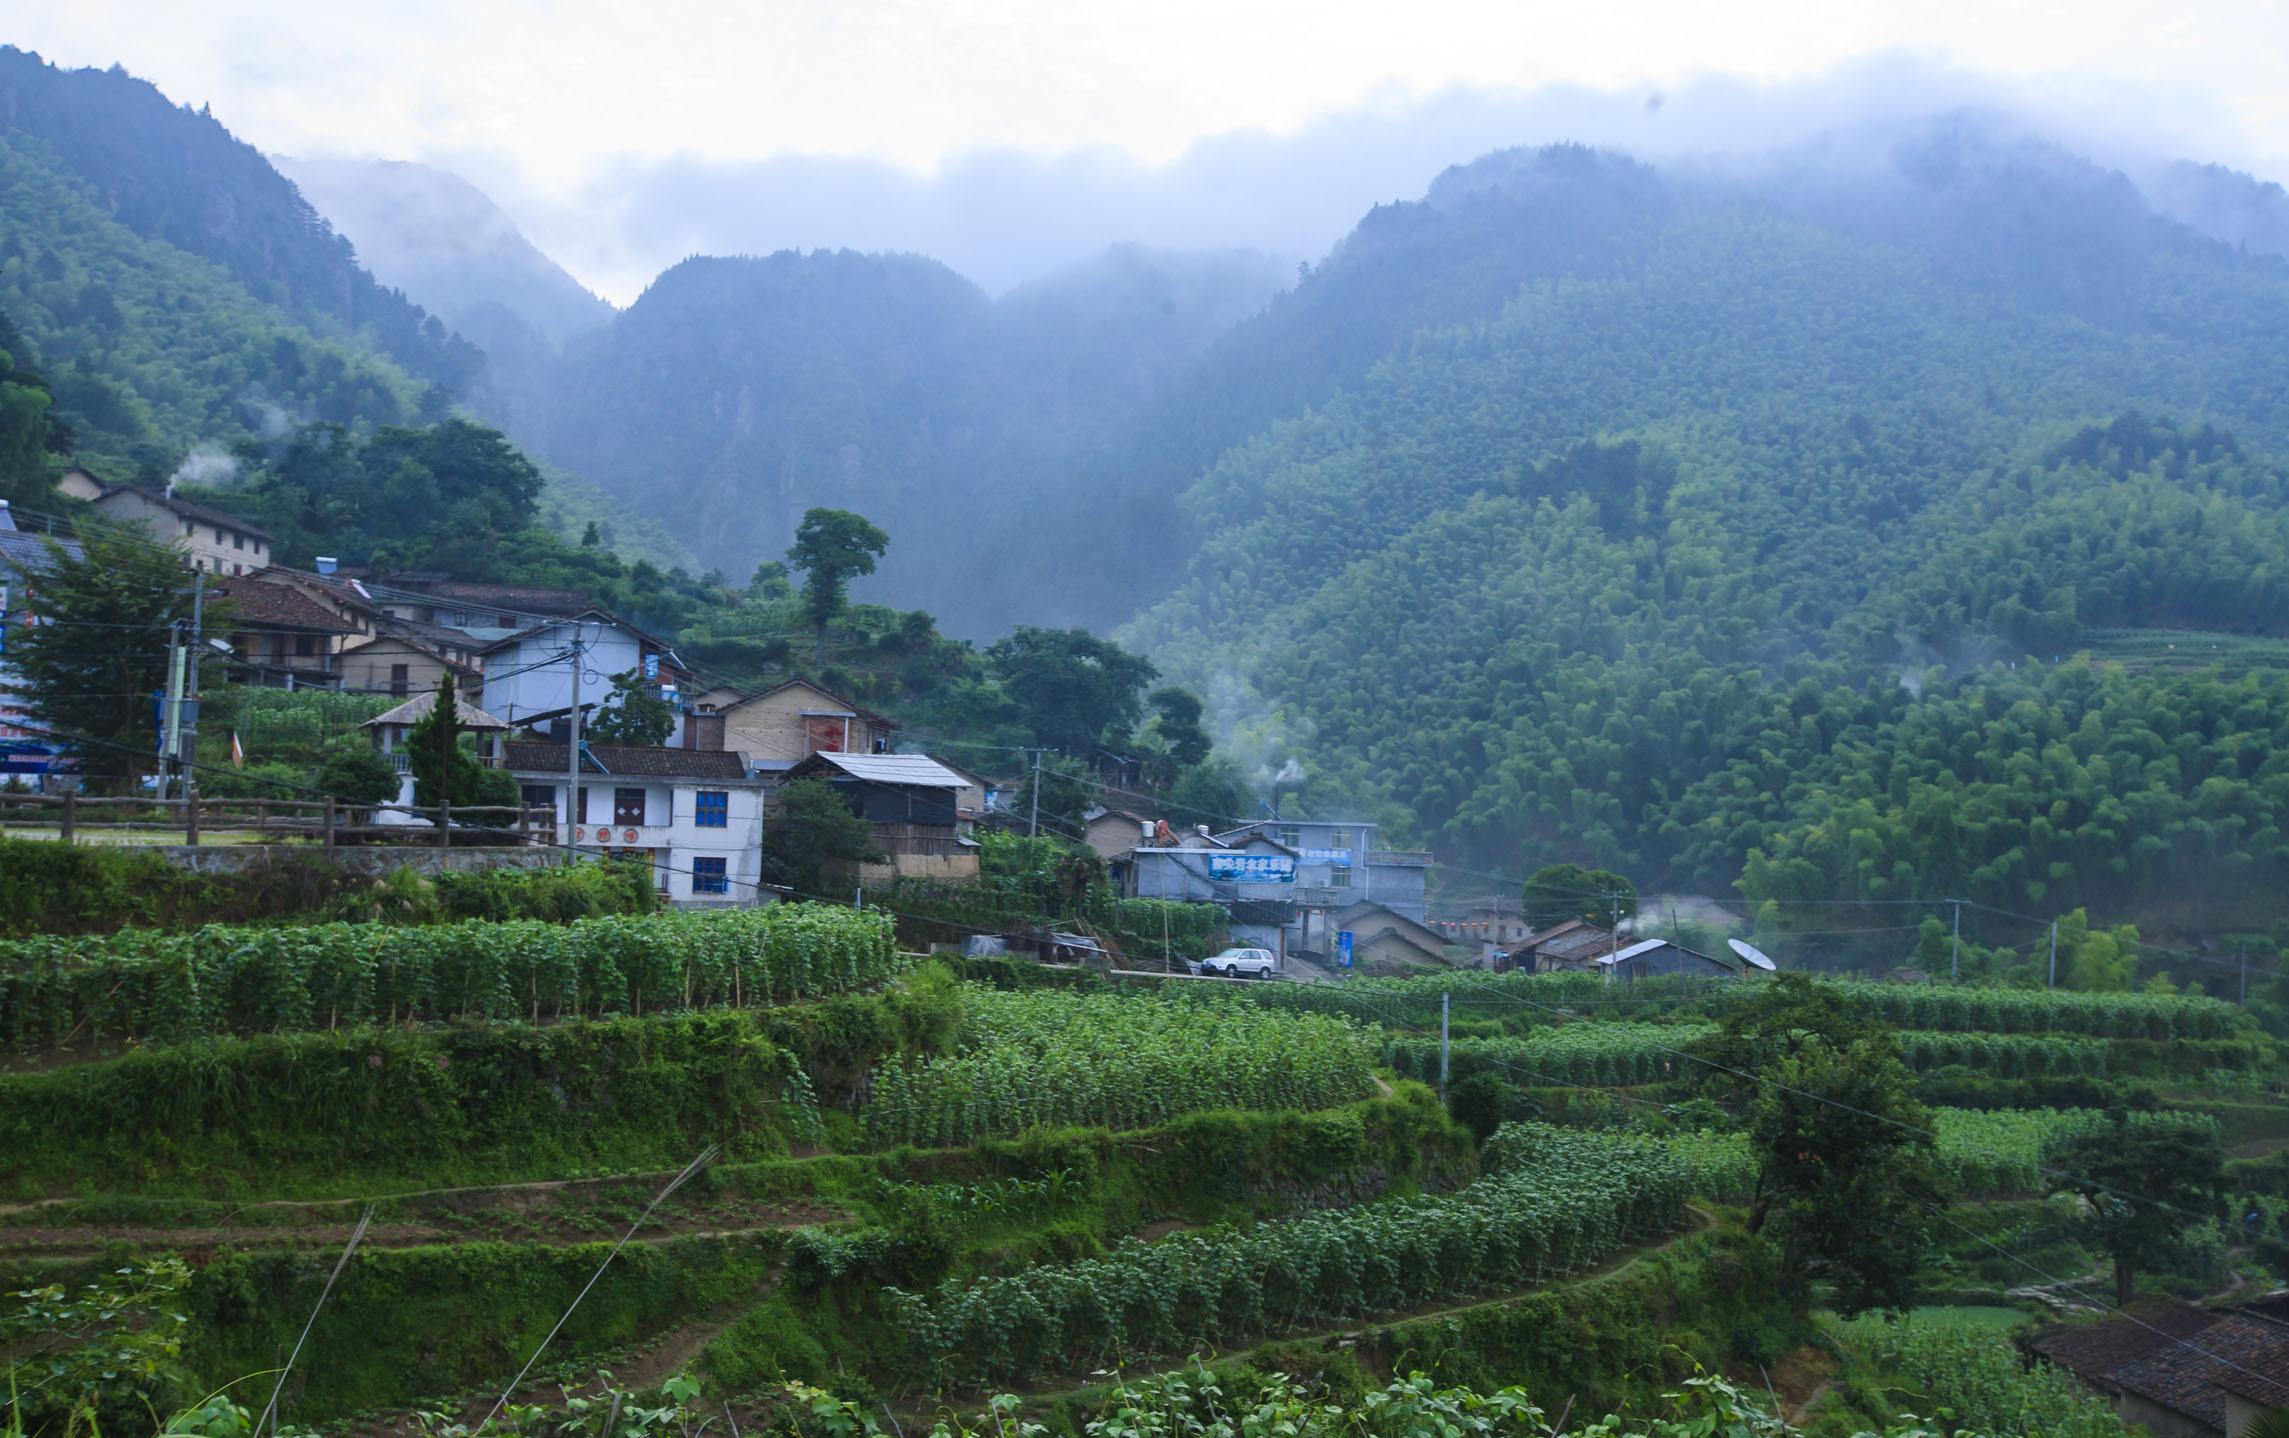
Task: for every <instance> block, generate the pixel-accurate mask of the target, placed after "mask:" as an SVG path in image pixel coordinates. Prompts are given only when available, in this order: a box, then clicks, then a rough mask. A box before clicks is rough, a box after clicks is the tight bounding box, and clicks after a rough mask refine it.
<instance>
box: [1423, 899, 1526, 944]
mask: <svg viewBox="0 0 2289 1438" xmlns="http://www.w3.org/2000/svg"><path fill="white" fill-rule="evenodd" d="M1427 922H1428V923H1429V924H1430V926H1431V927H1432V928H1434V929H1437V930H1438V931H1439V932H1440V933H1441V934H1443V935H1445V936H1446V939H1447V942H1449V943H1453V944H1467V945H1469V946H1471V947H1472V948H1474V949H1476V950H1477V951H1478V956H1479V957H1480V958H1482V959H1491V958H1493V957H1494V956H1495V955H1496V954H1499V953H1511V952H1513V951H1515V950H1516V949H1517V948H1518V947H1519V946H1520V945H1522V944H1524V943H1525V942H1526V940H1527V937H1528V936H1529V935H1530V933H1531V932H1532V926H1531V925H1529V924H1528V923H1527V922H1526V905H1525V904H1524V903H1523V902H1522V901H1520V900H1518V899H1513V898H1505V897H1501V896H1489V897H1486V898H1479V899H1466V900H1464V901H1463V902H1461V903H1459V904H1453V905H1449V906H1447V909H1446V912H1445V913H1444V914H1443V915H1441V916H1440V917H1438V918H1435V919H1431V920H1428V921H1427Z"/></svg>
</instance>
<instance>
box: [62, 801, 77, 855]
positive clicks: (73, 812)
mask: <svg viewBox="0 0 2289 1438" xmlns="http://www.w3.org/2000/svg"><path fill="white" fill-rule="evenodd" d="M78 818H79V791H78V790H77V789H66V790H64V842H65V843H67V844H69V843H72V842H73V839H72V833H73V829H74V826H75V825H76V823H77V822H78Z"/></svg>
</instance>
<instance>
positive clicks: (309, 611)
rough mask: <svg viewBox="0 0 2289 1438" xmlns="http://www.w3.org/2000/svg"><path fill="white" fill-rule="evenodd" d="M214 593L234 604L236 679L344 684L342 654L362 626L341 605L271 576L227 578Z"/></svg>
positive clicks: (282, 684)
mask: <svg viewBox="0 0 2289 1438" xmlns="http://www.w3.org/2000/svg"><path fill="white" fill-rule="evenodd" d="M213 593H214V595H215V597H216V599H218V600H228V601H229V602H230V607H229V609H228V611H227V612H228V613H229V615H230V616H231V619H230V639H229V643H230V648H231V653H230V667H231V672H232V676H233V677H234V678H236V679H238V680H239V681H240V682H241V683H245V684H253V685H259V686H262V687H265V688H271V689H339V688H341V687H342V672H341V664H340V655H341V652H342V649H343V647H344V646H345V645H346V644H348V643H349V641H350V640H351V639H352V638H353V637H355V636H356V635H357V633H358V628H357V626H356V624H354V623H353V622H351V621H350V620H348V619H346V618H344V617H342V614H341V612H340V610H339V609H338V608H337V607H335V606H333V605H329V604H326V603H323V602H321V601H320V600H318V599H316V598H313V597H312V596H311V595H310V594H308V593H306V592H305V591H304V590H303V589H302V588H301V587H300V586H298V585H295V584H291V583H288V582H285V581H283V580H280V579H277V578H273V577H270V576H266V575H257V574H244V575H237V576H233V577H230V578H226V579H224V580H223V581H221V582H220V583H218V584H217V585H216V586H215V587H214V590H213Z"/></svg>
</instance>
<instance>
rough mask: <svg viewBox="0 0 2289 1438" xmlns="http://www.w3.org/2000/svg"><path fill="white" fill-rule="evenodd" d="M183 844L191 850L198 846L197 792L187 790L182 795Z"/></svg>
mask: <svg viewBox="0 0 2289 1438" xmlns="http://www.w3.org/2000/svg"><path fill="white" fill-rule="evenodd" d="M183 842H184V843H186V844H189V845H190V846H191V847H192V848H194V849H195V848H197V847H198V844H199V792H198V790H196V789H189V790H187V792H185V793H184V795H183Z"/></svg>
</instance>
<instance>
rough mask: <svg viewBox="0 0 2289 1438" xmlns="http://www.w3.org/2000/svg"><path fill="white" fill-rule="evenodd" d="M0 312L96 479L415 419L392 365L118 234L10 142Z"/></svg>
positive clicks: (62, 180)
mask: <svg viewBox="0 0 2289 1438" xmlns="http://www.w3.org/2000/svg"><path fill="white" fill-rule="evenodd" d="M0 309H4V310H5V311H6V312H7V313H8V315H9V316H10V317H11V318H12V319H13V320H14V321H15V323H16V326H17V328H18V329H19V330H20V331H21V332H22V333H23V335H24V337H25V338H26V339H27V340H29V341H30V342H31V344H32V346H33V348H34V350H35V351H36V353H37V354H38V356H39V359H40V362H41V364H42V365H43V366H44V368H45V370H46V372H47V374H48V377H49V378H50V379H51V380H52V381H53V383H54V384H55V387H56V404H57V410H58V414H59V416H60V417H61V418H62V419H64V420H65V421H66V422H67V423H69V424H70V425H71V427H72V429H73V431H74V433H75V434H76V435H77V437H78V447H79V450H80V453H81V455H82V457H83V459H85V460H88V461H92V462H95V463H96V464H97V466H98V467H99V468H107V469H111V470H122V471H129V472H132V471H134V470H137V469H141V470H145V471H156V472H158V473H162V474H163V473H166V472H167V471H168V470H170V469H172V468H173V466H174V463H175V461H176V460H177V459H179V458H180V456H181V454H182V453H183V452H184V451H185V450H188V449H190V448H192V447H193V446H196V445H201V444H205V445H213V446H217V447H220V446H224V445H228V444H230V443H231V442H233V441H235V440H238V439H241V438H250V437H261V436H264V435H266V434H277V433H281V432H283V430H284V429H285V428H287V427H288V426H291V425H293V424H296V423H301V422H307V421H312V420H327V421H331V422H334V423H339V424H369V425H370V424H398V423H405V422H410V421H412V420H413V419H415V418H416V417H417V416H418V415H419V412H420V409H421V404H422V393H423V391H422V386H421V385H419V384H417V383H416V382H414V381H413V380H412V379H410V378H409V377H408V376H407V375H406V374H405V372H404V371H403V370H401V369H399V368H398V367H397V366H396V365H394V364H392V363H390V362H389V361H388V360H386V359H382V358H379V357H377V356H376V355H375V354H374V353H373V352H372V351H371V350H370V349H367V348H366V347H365V346H363V345H361V344H359V343H358V342H356V341H355V340H353V339H346V338H343V339H333V338H322V337H319V336H317V335H313V334H312V333H311V332H310V331H309V330H308V329H306V328H304V327H303V326H301V325H299V324H297V323H295V322H294V321H293V320H292V319H290V318H288V317H287V316H286V315H284V314H282V313H280V312H279V311H278V310H277V309H276V308H275V307H273V306H270V305H267V304H264V303H263V302H262V301H260V300H257V299H255V298H254V297H253V296H252V295H250V294H248V293H247V292H246V290H245V289H244V288H242V287H241V286H240V285H238V284H237V282H235V281H234V280H233V279H232V278H231V277H230V276H229V275H228V274H227V273H225V272H224V271H223V270H222V269H221V268H220V267H218V266H217V265H215V264H214V263H213V262H211V261H208V260H204V259H200V258H198V257H197V256H194V255H190V254H186V253H185V252H183V251H182V250H179V249H176V248H175V247H174V246H172V245H169V244H166V243H165V242H163V241H159V240H152V239H146V238H144V237H143V236H141V235H138V234H137V233H135V232H134V231H133V230H131V229H129V228H128V227H127V226H125V225H123V224H120V223H119V222H118V221H117V220H115V219H114V218H112V216H111V215H110V214H109V213H108V212H107V211H106V210H105V208H104V207H103V206H102V205H101V204H100V203H99V202H98V200H97V199H96V197H95V196H93V195H92V194H90V193H89V192H88V190H87V189H86V188H85V187H84V186H82V185H79V184H76V183H74V182H73V181H72V180H71V179H70V178H68V176H67V175H66V174H65V173H64V172H63V171H62V170H61V169H60V167H59V165H58V163H57V161H56V159H55V156H54V155H53V153H52V152H51V151H49V150H48V149H47V147H46V146H45V145H44V144H43V143H42V142H40V141H38V140H36V139H32V138H29V137H27V136H24V135H22V134H20V133H19V134H4V133H0ZM106 461H108V462H109V463H108V464H106V463H105V462H106Z"/></svg>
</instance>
